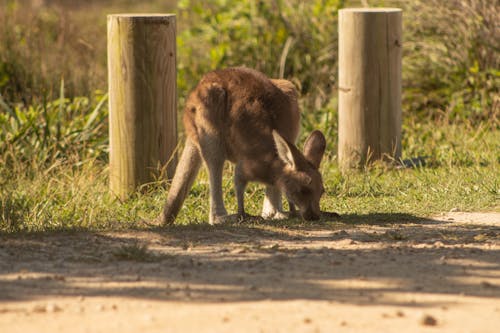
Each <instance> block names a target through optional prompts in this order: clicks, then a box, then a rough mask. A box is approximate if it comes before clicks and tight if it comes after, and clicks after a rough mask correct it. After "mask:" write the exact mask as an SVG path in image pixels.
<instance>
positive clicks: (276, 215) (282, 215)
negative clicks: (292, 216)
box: [262, 211, 289, 220]
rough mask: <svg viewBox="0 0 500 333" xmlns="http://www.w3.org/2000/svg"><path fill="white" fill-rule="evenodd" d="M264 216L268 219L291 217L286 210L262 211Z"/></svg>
mask: <svg viewBox="0 0 500 333" xmlns="http://www.w3.org/2000/svg"><path fill="white" fill-rule="evenodd" d="M262 218H263V219H266V220H286V219H287V218H289V216H288V214H287V213H285V212H276V211H275V212H266V213H262Z"/></svg>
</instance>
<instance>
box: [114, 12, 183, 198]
mask: <svg viewBox="0 0 500 333" xmlns="http://www.w3.org/2000/svg"><path fill="white" fill-rule="evenodd" d="M175 35H176V33H175V15H171V14H166V15H160V14H152V15H150V14H133V15H128V14H123V15H122V14H120V15H108V75H109V77H108V79H109V136H110V142H109V144H110V153H109V156H110V157H109V160H110V189H111V191H112V192H113V193H114V194H116V195H117V196H118V197H120V198H126V197H127V195H128V194H129V193H130V192H132V191H134V190H135V189H136V188H137V187H138V186H140V185H143V184H146V183H148V182H151V181H152V180H154V178H155V177H157V175H158V171H159V170H160V169H161V168H162V167H164V166H165V165H167V163H168V165H167V176H169V177H172V176H173V174H174V171H175V162H176V161H175V148H176V145H177V113H176V112H177V110H176V109H177V108H176V104H177V96H176V94H177V92H176V90H177V85H176V39H175Z"/></svg>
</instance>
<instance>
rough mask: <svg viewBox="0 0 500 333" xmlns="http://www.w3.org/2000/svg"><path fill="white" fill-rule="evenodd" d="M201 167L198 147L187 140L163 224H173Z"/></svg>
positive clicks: (168, 198)
mask: <svg viewBox="0 0 500 333" xmlns="http://www.w3.org/2000/svg"><path fill="white" fill-rule="evenodd" d="M200 166H201V156H200V152H199V150H198V148H197V147H196V145H195V144H194V143H193V142H192V141H191V140H190V139H187V140H186V145H185V146H184V150H183V151H182V155H181V158H180V160H179V164H178V165H177V168H176V170H175V174H174V179H173V180H172V185H171V186H170V191H169V192H168V196H167V203H166V204H165V208H164V209H163V216H161V217H160V219H161V222H162V224H171V223H173V222H174V220H175V217H176V216H177V214H178V213H179V210H180V209H181V207H182V204H183V203H184V200H185V199H186V196H187V195H188V192H189V190H190V189H191V186H193V182H194V180H195V178H196V176H197V175H198V171H199V170H200Z"/></svg>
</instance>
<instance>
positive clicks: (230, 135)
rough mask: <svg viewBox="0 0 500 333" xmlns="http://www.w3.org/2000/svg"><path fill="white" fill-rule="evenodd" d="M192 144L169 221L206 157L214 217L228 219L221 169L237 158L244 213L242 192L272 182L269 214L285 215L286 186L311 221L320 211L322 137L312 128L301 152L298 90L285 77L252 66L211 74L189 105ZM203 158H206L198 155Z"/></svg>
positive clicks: (186, 124)
mask: <svg viewBox="0 0 500 333" xmlns="http://www.w3.org/2000/svg"><path fill="white" fill-rule="evenodd" d="M183 123H184V127H185V130H186V136H187V140H186V147H185V149H184V152H183V154H182V156H181V159H180V162H179V165H178V167H177V170H176V174H175V176H174V179H173V182H172V186H171V189H170V192H169V195H168V198H167V203H166V205H165V209H164V214H163V222H164V223H170V222H172V221H173V220H174V219H175V217H176V215H177V213H178V211H179V209H180V207H181V206H182V203H183V201H184V199H185V196H186V195H187V192H188V190H189V188H190V187H191V185H192V182H193V181H194V178H195V177H196V174H197V172H198V169H199V166H200V163H201V159H202V160H203V161H204V162H205V164H206V165H207V168H208V171H209V176H210V223H215V222H220V221H221V220H224V217H225V216H226V215H227V212H226V210H225V207H224V203H223V202H222V167H223V164H224V161H225V160H229V161H231V162H233V163H235V164H236V168H235V179H234V180H235V186H236V195H237V199H238V215H240V216H243V215H245V212H244V206H243V192H244V188H245V185H246V184H247V182H249V181H257V182H261V183H264V184H265V185H266V186H267V190H266V200H267V201H266V202H265V203H264V206H265V208H264V210H263V215H266V217H271V218H275V217H283V214H282V209H281V192H284V193H285V194H286V195H287V197H288V199H289V200H290V201H291V202H292V205H291V207H293V204H295V205H297V206H298V208H299V210H300V213H301V215H302V216H303V217H304V218H305V219H316V218H318V217H319V199H320V197H321V194H322V193H323V185H322V180H321V175H320V174H319V172H318V167H319V163H320V161H321V158H322V156H323V153H324V149H325V139H324V136H323V135H322V134H321V132H319V131H315V132H313V134H312V135H311V136H310V138H309V139H308V141H307V142H306V147H305V148H306V151H305V153H306V154H305V155H303V154H302V153H301V152H300V151H299V150H298V149H297V148H296V147H295V145H294V144H293V142H295V140H296V138H297V136H298V132H299V126H300V112H299V108H298V104H297V92H296V90H295V87H294V86H293V84H292V83H291V82H289V81H286V80H270V79H268V78H267V77H266V76H265V75H263V74H262V73H259V72H257V71H254V70H251V69H247V68H241V67H238V68H229V69H224V70H217V71H214V72H210V73H208V74H206V75H205V76H204V77H203V78H202V79H201V81H200V82H199V84H198V85H197V86H196V88H195V89H194V90H193V91H192V92H191V94H190V95H189V97H188V99H187V102H186V107H185V110H184V116H183ZM200 157H201V159H200Z"/></svg>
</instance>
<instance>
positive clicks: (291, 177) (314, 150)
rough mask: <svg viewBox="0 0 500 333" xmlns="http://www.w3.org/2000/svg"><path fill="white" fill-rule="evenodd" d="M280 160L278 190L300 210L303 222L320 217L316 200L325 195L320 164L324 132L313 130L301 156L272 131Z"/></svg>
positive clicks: (323, 146)
mask: <svg viewBox="0 0 500 333" xmlns="http://www.w3.org/2000/svg"><path fill="white" fill-rule="evenodd" d="M273 138H274V142H275V144H276V149H277V151H278V156H279V158H280V159H281V160H282V161H283V162H284V163H285V169H284V172H283V175H282V176H281V177H280V180H279V187H280V188H281V190H282V191H283V192H284V193H285V195H286V197H287V198H288V200H290V201H291V202H292V203H293V204H295V206H297V208H298V209H299V212H300V215H301V216H302V218H304V219H305V220H318V219H319V218H320V214H321V212H320V209H319V200H320V199H321V195H322V194H323V193H324V191H325V190H324V187H323V179H322V178H321V174H320V172H319V170H318V169H319V165H320V163H321V159H322V158H323V154H324V152H325V147H326V140H325V136H324V135H323V133H321V132H320V131H314V132H312V133H311V135H309V137H308V138H307V140H306V143H305V145H304V153H301V152H300V151H299V150H298V149H297V147H295V146H294V145H293V144H291V143H289V142H288V141H286V140H285V139H284V138H283V137H281V135H279V134H278V132H276V131H273Z"/></svg>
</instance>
